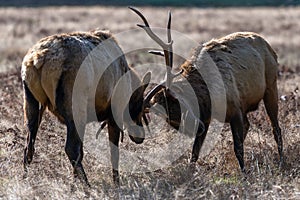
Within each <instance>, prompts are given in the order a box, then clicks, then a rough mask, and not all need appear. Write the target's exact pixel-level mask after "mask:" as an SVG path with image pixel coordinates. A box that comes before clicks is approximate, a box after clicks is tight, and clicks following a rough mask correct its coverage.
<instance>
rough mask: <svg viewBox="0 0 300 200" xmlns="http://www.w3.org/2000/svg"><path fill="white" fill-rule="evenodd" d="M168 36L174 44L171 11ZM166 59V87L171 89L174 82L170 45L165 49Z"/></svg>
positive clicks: (169, 41)
mask: <svg viewBox="0 0 300 200" xmlns="http://www.w3.org/2000/svg"><path fill="white" fill-rule="evenodd" d="M167 36H168V43H171V44H172V43H173V41H172V36H171V11H169V19H168V25H167ZM164 54H165V59H166V65H167V77H166V87H167V88H169V87H170V85H171V83H172V81H173V78H174V76H173V74H172V72H171V71H172V68H173V47H172V45H170V46H169V47H168V49H167V50H165V49H164Z"/></svg>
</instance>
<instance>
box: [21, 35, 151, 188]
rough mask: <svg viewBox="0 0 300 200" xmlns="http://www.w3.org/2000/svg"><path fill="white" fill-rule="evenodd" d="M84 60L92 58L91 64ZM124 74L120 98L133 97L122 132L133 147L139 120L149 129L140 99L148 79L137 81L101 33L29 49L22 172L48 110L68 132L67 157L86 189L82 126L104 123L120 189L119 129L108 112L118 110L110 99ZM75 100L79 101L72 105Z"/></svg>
mask: <svg viewBox="0 0 300 200" xmlns="http://www.w3.org/2000/svg"><path fill="white" fill-rule="evenodd" d="M91 55H92V56H91ZM87 58H90V60H88V61H89V62H87V61H86V59H87ZM97 59H98V60H97ZM95 60H96V61H95ZM79 71H80V72H81V73H80V74H81V75H79ZM100 72H101V73H100ZM126 73H130V74H129V76H128V79H127V85H125V89H124V91H123V92H125V93H130V92H131V91H133V92H132V95H131V94H130V95H131V97H130V99H129V100H128V102H127V104H126V103H125V105H126V108H127V110H129V114H130V116H131V118H130V119H128V118H124V120H125V121H124V126H125V127H126V128H128V132H129V136H130V138H131V140H132V141H134V142H135V143H142V142H143V140H144V129H143V127H142V126H143V125H142V120H144V122H145V123H146V124H147V123H148V122H147V118H146V117H145V116H144V115H143V114H144V113H143V110H144V108H143V93H144V90H145V88H146V87H147V85H148V83H149V81H150V77H151V74H150V73H147V74H145V76H144V77H143V79H142V80H140V78H139V77H138V76H137V74H136V73H135V72H133V70H132V69H131V68H130V67H129V66H128V64H127V61H126V59H125V56H124V53H123V52H122V50H121V48H120V47H119V45H118V43H117V41H116V40H115V39H114V37H113V36H112V34H110V33H109V32H107V31H100V30H95V31H90V32H75V33H70V34H57V35H53V36H49V37H46V38H44V39H41V40H40V41H39V42H37V43H36V44H35V45H34V46H33V47H32V48H31V49H29V51H28V53H27V54H26V56H25V57H24V59H23V62H22V81H23V89H24V121H25V124H26V127H27V129H26V130H27V131H28V135H27V144H26V147H25V149H24V167H25V169H27V166H28V164H30V163H31V161H32V158H33V155H34V144H35V139H36V135H37V131H38V127H39V125H40V123H41V119H42V115H43V112H44V110H45V108H48V110H50V111H51V112H52V113H53V114H54V115H55V116H56V117H57V118H58V119H59V121H61V122H62V123H64V124H65V125H66V126H67V139H66V144H65V152H66V154H67V156H68V158H69V160H70V162H71V164H72V166H73V170H74V171H73V172H74V176H75V177H78V178H79V179H80V180H82V181H83V182H85V183H87V184H88V185H89V183H88V179H87V177H86V174H85V172H84V169H83V166H82V159H83V136H84V131H85V124H86V123H87V122H90V121H92V120H95V118H96V120H98V121H100V122H104V123H103V124H102V125H101V127H102V128H103V127H104V126H105V125H106V124H107V125H108V135H109V141H110V151H111V163H112V167H113V180H114V182H115V183H119V173H118V165H119V149H118V144H119V138H120V133H121V132H122V128H123V127H119V126H120V125H119V126H118V124H117V123H116V121H115V119H114V116H113V113H112V109H113V108H112V107H115V106H118V105H113V106H112V105H111V99H112V95H113V92H114V89H115V87H116V85H117V83H118V81H119V80H120V78H121V77H122V76H123V75H124V74H126ZM76 80H77V82H76ZM136 88H137V89H136ZM134 89H136V90H134ZM74 91H76V92H79V94H77V93H76V92H74ZM74 93H75V94H74ZM127 95H128V94H127ZM74 96H76V98H78V99H75V100H74ZM121 96H122V95H121ZM121 101H122V99H121ZM121 104H122V103H121ZM123 105H124V102H123ZM123 110H124V109H123ZM93 113H94V114H95V115H96V117H95V118H93V116H92V114H93ZM121 114H122V112H121ZM75 115H76V116H75ZM126 119H127V121H126ZM121 123H123V121H122V122H121ZM121 125H122V124H121Z"/></svg>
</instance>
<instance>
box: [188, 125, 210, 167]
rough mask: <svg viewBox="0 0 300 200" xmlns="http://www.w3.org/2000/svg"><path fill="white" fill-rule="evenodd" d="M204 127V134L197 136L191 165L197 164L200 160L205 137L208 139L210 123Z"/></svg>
mask: <svg viewBox="0 0 300 200" xmlns="http://www.w3.org/2000/svg"><path fill="white" fill-rule="evenodd" d="M204 126H205V130H204V132H203V133H202V134H201V135H200V136H196V138H195V141H194V145H193V150H192V157H191V161H190V162H191V163H193V162H197V160H198V158H199V153H200V150H201V147H202V145H203V142H204V140H205V137H206V134H207V131H208V127H209V122H208V123H204ZM197 135H198V134H197Z"/></svg>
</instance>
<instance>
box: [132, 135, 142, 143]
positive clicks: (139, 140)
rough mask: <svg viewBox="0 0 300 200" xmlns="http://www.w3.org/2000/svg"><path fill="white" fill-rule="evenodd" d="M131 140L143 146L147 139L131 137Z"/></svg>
mask: <svg viewBox="0 0 300 200" xmlns="http://www.w3.org/2000/svg"><path fill="white" fill-rule="evenodd" d="M129 138H130V139H131V140H132V141H133V142H135V143H136V144H142V143H143V142H144V139H145V138H140V137H133V136H131V135H129Z"/></svg>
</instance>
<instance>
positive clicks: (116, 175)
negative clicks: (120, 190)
mask: <svg viewBox="0 0 300 200" xmlns="http://www.w3.org/2000/svg"><path fill="white" fill-rule="evenodd" d="M113 181H114V184H115V185H116V186H120V177H119V172H118V170H114V169H113Z"/></svg>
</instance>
